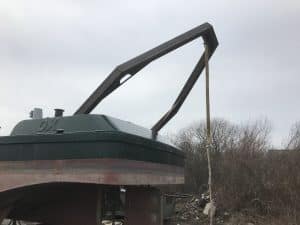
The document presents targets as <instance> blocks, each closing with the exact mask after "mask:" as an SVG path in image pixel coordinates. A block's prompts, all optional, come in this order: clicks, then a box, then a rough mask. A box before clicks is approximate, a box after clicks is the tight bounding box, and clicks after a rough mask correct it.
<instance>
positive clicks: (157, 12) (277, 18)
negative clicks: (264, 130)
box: [0, 0, 300, 147]
mask: <svg viewBox="0 0 300 225" xmlns="http://www.w3.org/2000/svg"><path fill="white" fill-rule="evenodd" d="M204 22H209V23H211V24H212V25H213V26H214V28H215V31H216V34H217V37H218V39H219V43H220V45H219V47H218V48H217V50H216V52H215V55H213V57H212V58H211V63H210V65H211V95H212V96H211V100H212V102H211V108H212V116H213V117H218V118H225V119H227V120H229V121H232V122H235V123H240V122H247V121H251V120H255V119H257V118H258V119H259V118H264V117H267V118H268V119H269V120H270V121H271V122H272V124H273V133H272V135H273V136H272V140H273V143H274V145H275V146H277V147H280V144H281V142H282V140H283V138H285V137H286V136H287V135H288V132H289V128H290V126H291V125H292V124H293V123H294V122H295V121H298V120H300V104H299V96H300V88H299V86H300V62H299V54H300V29H299V28H300V1H299V0H294V1H293V0H285V1H284V0H281V1H277V0H264V1H262V0H251V1H246V0H243V1H242V0H239V1H234V0H228V1H225V0H224V1H221V0H215V1H201V0H189V1H183V0H182V1H176V0H160V1H159V0H148V1H138V0H136V1H133V0H132V1H125V0H122V1H121V0H120V1H100V0H99V1H94V0H82V1H80V0H77V1H76V0H74V1H67V0H57V1H54V0H43V1H41V0H35V1H34V0H26V1H25V0H24V1H22V0H20V1H17V0H1V1H0V104H1V105H0V126H1V127H2V129H1V130H0V135H5V134H9V132H10V131H11V129H12V128H13V126H14V125H15V124H16V123H17V122H18V121H20V120H22V119H27V118H28V113H29V111H30V110H31V109H32V108H34V107H41V108H43V109H44V112H45V115H46V116H53V109H54V108H64V109H65V110H66V115H71V114H72V113H73V112H74V111H75V110H76V109H77V108H78V107H79V106H80V104H81V103H82V102H83V101H84V100H85V99H86V98H87V97H88V96H89V94H90V93H91V92H92V91H93V90H94V89H95V88H96V87H97V86H98V85H99V84H100V83H101V81H102V80H103V79H104V78H105V77H106V76H107V75H108V74H109V73H110V71H111V70H112V69H113V68H114V67H115V66H116V65H119V64H121V63H123V62H124V61H126V60H128V59H130V58H132V57H134V56H136V55H138V54H140V53H142V52H144V51H146V50H148V49H151V48H152V47H155V46H156V45H158V44H160V43H162V42H164V41H167V40H168V39H170V38H173V37H174V36H176V35H178V34H180V33H183V32H185V31H187V30H189V29H191V28H193V27H195V26H198V25H200V24H202V23H204ZM202 51H203V42H202V40H198V41H194V42H193V43H191V44H189V45H187V46H186V47H184V48H181V49H179V50H178V51H176V52H174V53H172V54H171V55H168V56H166V57H164V58H161V59H160V60H158V61H156V62H154V63H152V64H150V65H149V66H148V67H146V69H145V70H142V71H141V72H140V73H138V74H137V76H135V77H134V78H133V79H131V80H130V81H129V82H128V83H126V85H124V86H123V87H122V88H120V89H118V91H116V92H114V93H113V94H112V95H111V96H109V97H108V98H107V99H105V100H104V101H103V102H102V103H101V104H100V105H99V106H98V107H97V108H96V109H95V110H94V111H93V113H103V114H109V115H111V116H115V117H118V118H121V119H125V120H129V121H132V122H134V123H138V124H141V125H143V126H146V127H150V126H151V125H152V124H153V123H154V122H156V121H157V120H158V119H159V118H160V116H161V115H162V114H163V113H164V112H165V111H167V110H168V109H169V107H170V106H171V104H172V102H173V101H174V100H175V98H176V96H177V94H178V93H179V90H180V88H181V86H182V85H183V84H184V82H185V80H186V78H187V77H188V75H189V73H190V72H191V70H192V69H193V66H194V64H195V63H196V61H197V60H198V58H199V56H200V54H201V53H202ZM203 81H204V80H203V76H202V77H201V79H200V80H199V81H198V84H197V85H196V86H195V87H194V89H193V91H192V93H191V95H190V96H189V98H188V100H187V101H186V103H185V104H184V106H183V108H182V110H181V111H180V112H179V114H178V115H177V116H176V117H175V118H174V120H172V121H171V122H170V123H169V124H168V125H167V126H166V127H165V128H164V130H163V132H164V133H166V132H176V131H177V130H179V129H181V128H183V127H185V126H187V125H189V124H191V123H192V122H194V121H197V120H198V121H199V120H201V119H204V118H205V108H204V106H205V104H204V103H205V102H204V99H205V98H204V82H203Z"/></svg>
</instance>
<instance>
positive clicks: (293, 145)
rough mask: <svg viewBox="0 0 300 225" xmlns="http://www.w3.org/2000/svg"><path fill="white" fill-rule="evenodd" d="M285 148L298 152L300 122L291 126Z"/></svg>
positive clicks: (299, 147)
mask: <svg viewBox="0 0 300 225" xmlns="http://www.w3.org/2000/svg"><path fill="white" fill-rule="evenodd" d="M286 148H287V149H290V150H291V149H292V150H300V121H298V122H296V123H294V124H293V125H292V127H291V130H290V134H289V140H288V143H287V146H286Z"/></svg>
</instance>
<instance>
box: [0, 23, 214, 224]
mask: <svg viewBox="0 0 300 225" xmlns="http://www.w3.org/2000/svg"><path fill="white" fill-rule="evenodd" d="M199 37H202V38H203V40H204V42H205V44H206V45H207V47H208V50H209V57H210V56H211V55H212V54H213V53H214V51H215V49H216V47H217V45H218V41H217V38H216V35H215V33H214V30H213V27H212V26H211V25H210V24H208V23H205V24H202V25H200V26H198V27H196V28H194V29H192V30H190V31H188V32H186V33H184V34H181V35H179V36H177V37H175V38H174V39H172V40H170V41H168V42H166V43H164V44H161V45H159V46H157V47H156V48H153V49H152V50H150V51H147V52H145V53H144V54H141V55H139V56H137V57H135V58H133V59H131V60H129V61H127V62H125V63H123V64H121V65H119V66H117V67H116V68H115V69H114V70H113V71H112V73H111V74H110V75H109V76H108V77H107V78H106V79H105V80H104V82H103V83H102V84H101V85H100V86H99V87H98V88H97V90H96V91H95V92H94V93H93V94H92V95H91V96H90V97H89V98H88V99H87V100H86V101H85V102H84V103H83V105H82V106H81V107H80V108H79V109H78V110H77V111H76V113H75V114H74V115H73V116H63V115H62V114H61V112H59V111H57V114H56V116H55V117H53V118H35V119H32V120H24V121H21V122H20V123H18V124H17V125H16V127H15V128H14V129H13V131H12V133H11V135H10V136H4V137H0V223H1V221H2V220H3V219H4V218H9V219H13V220H26V221H35V222H39V223H41V224H49V225H71V224H72V225H84V224H85V225H87V224H88V225H96V224H101V223H102V222H101V221H103V220H105V219H110V220H118V219H119V220H122V221H123V223H124V224H130V225H140V224H143V225H161V224H162V223H163V222H162V221H163V217H164V215H166V211H170V209H169V208H170V207H169V206H170V205H168V204H167V203H166V202H165V199H164V198H163V197H162V196H163V193H165V192H166V191H172V190H176V188H178V187H180V185H182V184H184V158H185V157H184V153H183V152H182V151H181V150H180V149H177V148H176V147H175V146H173V145H172V144H170V143H168V142H166V141H164V140H163V139H162V138H161V137H160V136H159V135H158V131H159V130H160V129H161V128H162V127H163V126H164V125H165V124H166V123H167V122H168V121H169V120H170V119H171V118H172V117H173V116H174V115H175V114H176V113H177V111H178V110H179V108H180V107H181V105H182V104H183V102H184V100H185V99H186V97H187V95H188V94H189V92H190V91H191V89H192V87H193V86H194V84H195V82H196V81H197V79H198V77H199V76H200V74H201V72H202V70H203V69H204V67H205V57H204V54H203V55H202V56H201V58H200V59H199V61H198V63H197V64H196V66H195V68H194V70H193V71H192V73H191V75H190V77H189V78H188V80H187V81H186V83H185V85H184V87H183V89H182V90H181V92H180V94H179V96H178V98H177V99H176V101H175V102H174V104H173V106H172V107H171V109H170V110H169V111H168V112H167V113H166V114H165V115H164V116H163V117H162V118H161V119H160V120H159V121H158V122H157V123H156V124H155V125H154V126H153V127H152V128H151V129H146V128H143V127H140V126H137V125H134V124H132V123H129V122H126V121H122V120H119V119H116V118H112V117H109V116H105V115H91V114H89V113H90V112H91V111H92V110H93V109H94V108H95V107H96V105H97V104H98V103H99V102H101V100H103V99H104V98H105V97H106V96H108V95H109V94H110V93H111V92H113V91H114V90H115V89H117V88H118V87H119V86H121V85H122V84H124V83H125V82H126V81H127V80H129V79H130V78H131V77H133V76H134V75H135V74H136V73H137V72H138V71H140V70H141V69H143V68H144V67H145V66H146V65H148V64H149V63H150V62H152V61H154V60H156V59H158V58H160V57H162V56H164V55H166V54H168V53H169V52H171V51H173V50H175V49H177V48H179V47H181V46H183V45H185V44H187V43H188V42H191V41H193V40H195V39H197V38H199ZM167 202H168V201H167ZM164 205H165V206H166V207H167V208H164ZM166 209H168V210H166Z"/></svg>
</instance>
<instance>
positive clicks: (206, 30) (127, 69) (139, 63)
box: [75, 23, 218, 134]
mask: <svg viewBox="0 0 300 225" xmlns="http://www.w3.org/2000/svg"><path fill="white" fill-rule="evenodd" d="M199 37H202V38H203V40H204V42H205V44H206V45H207V46H208V49H209V57H211V55H212V54H213V53H214V51H215V49H216V48H217V46H218V40H217V37H216V35H215V32H214V29H213V27H212V26H211V25H210V24H209V23H204V24H202V25H200V26H198V27H196V28H194V29H192V30H190V31H187V32H186V33H183V34H181V35H179V36H177V37H175V38H173V39H171V40H169V41H167V42H165V43H163V44H161V45H159V46H157V47H155V48H153V49H151V50H149V51H147V52H145V53H143V54H141V55H139V56H137V57H135V58H133V59H131V60H129V61H127V62H125V63H123V64H121V65H119V66H117V67H116V68H115V69H114V70H113V71H112V72H111V73H110V75H109V76H108V77H107V78H106V79H105V80H104V81H103V82H102V84H101V85H100V86H99V87H98V88H97V89H96V90H95V91H94V93H93V94H92V95H91V96H90V97H89V98H88V99H87V100H86V101H85V102H84V103H83V104H82V105H81V106H80V108H79V109H78V110H77V111H76V112H75V114H88V113H90V112H91V111H92V110H93V109H94V108H95V107H96V106H97V105H98V104H99V103H100V102H101V101H102V100H103V99H104V98H105V97H106V96H107V95H109V94H110V93H112V92H113V91H114V90H115V89H117V88H118V87H120V86H121V85H122V84H124V83H125V82H126V81H127V80H129V79H130V78H131V77H133V76H134V75H135V74H136V73H137V72H139V71H140V70H141V69H143V68H144V67H145V66H146V65H148V64H149V63H150V62H152V61H154V60H156V59H158V58H160V57H161V56H164V55H166V54H168V53H169V52H171V51H173V50H175V49H177V48H179V47H181V46H183V45H185V44H187V43H189V42H191V41H193V40H195V39H196V38H199ZM204 67H205V61H204V53H203V54H202V56H201V58H200V60H199V61H198V63H197V65H196V66H195V68H194V70H193V72H192V73H191V75H190V77H189V78H188V80H187V81H186V83H185V85H184V87H183V88H182V90H181V92H180V94H179V96H178V97H177V99H176V101H175V102H174V104H173V106H172V107H171V109H170V110H169V111H168V112H167V113H166V114H165V115H164V116H163V117H162V118H161V119H160V120H159V121H158V122H157V123H156V124H155V125H154V126H153V127H152V131H153V133H154V134H156V133H157V132H158V131H159V130H160V129H161V128H162V127H163V126H164V125H165V124H166V123H167V122H168V121H169V120H170V119H171V118H172V117H173V116H174V115H175V114H176V113H177V112H178V110H179V109H180V107H181V105H182V104H183V102H184V100H185V99H186V97H187V96H188V94H189V93H190V91H191V89H192V88H193V86H194V84H195V82H196V81H197V79H198V78H199V76H200V74H201V72H202V70H203V69H204ZM128 75H129V77H128V79H126V80H124V81H123V79H124V78H125V77H126V78H127V76H128Z"/></svg>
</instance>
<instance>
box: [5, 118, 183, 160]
mask: <svg viewBox="0 0 300 225" xmlns="http://www.w3.org/2000/svg"><path fill="white" fill-rule="evenodd" d="M151 134H152V133H151V130H148V129H146V128H143V127H140V126H138V125H135V124H133V123H130V122H126V121H122V120H119V119H115V118H112V117H108V116H105V115H89V114H85V115H75V116H69V117H56V118H45V119H40V120H25V121H21V122H20V123H19V124H17V125H16V127H15V128H14V129H13V131H12V133H11V136H7V137H1V138H0V161H28V160H63V159H95V158H121V159H129V160H138V161H148V162H156V163H163V164H170V165H177V166H183V165H184V154H183V152H182V151H180V150H179V149H177V148H176V147H174V146H172V145H171V144H169V143H168V142H166V141H165V140H163V139H162V138H161V137H156V138H158V139H154V138H153V137H152V135H151Z"/></svg>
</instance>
